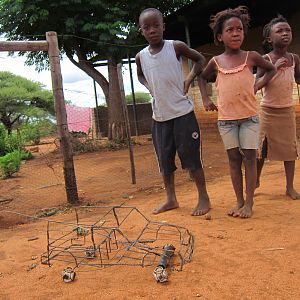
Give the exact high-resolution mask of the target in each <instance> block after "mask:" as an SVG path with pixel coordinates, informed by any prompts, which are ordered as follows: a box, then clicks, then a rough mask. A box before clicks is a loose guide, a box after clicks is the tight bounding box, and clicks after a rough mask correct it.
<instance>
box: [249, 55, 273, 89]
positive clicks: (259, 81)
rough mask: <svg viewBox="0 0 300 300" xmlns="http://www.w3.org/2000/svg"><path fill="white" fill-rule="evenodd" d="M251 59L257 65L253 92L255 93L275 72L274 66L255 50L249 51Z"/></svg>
mask: <svg viewBox="0 0 300 300" xmlns="http://www.w3.org/2000/svg"><path fill="white" fill-rule="evenodd" d="M251 59H252V62H253V65H254V66H257V67H258V75H257V76H256V81H255V85H254V93H256V92H257V91H258V90H260V89H261V88H263V87H264V86H265V85H266V84H267V83H268V82H269V81H270V80H271V79H272V77H273V76H274V75H275V74H276V68H275V67H274V65H273V64H272V63H270V62H269V61H268V60H266V59H264V58H263V57H262V56H261V55H260V54H259V53H258V52H256V51H251ZM260 69H262V70H260Z"/></svg>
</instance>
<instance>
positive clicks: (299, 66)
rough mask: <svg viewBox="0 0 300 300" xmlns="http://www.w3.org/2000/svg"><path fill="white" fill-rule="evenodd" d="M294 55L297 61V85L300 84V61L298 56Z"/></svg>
mask: <svg viewBox="0 0 300 300" xmlns="http://www.w3.org/2000/svg"><path fill="white" fill-rule="evenodd" d="M293 55H294V60H295V81H296V83H297V84H300V59H299V56H298V55H297V54H293Z"/></svg>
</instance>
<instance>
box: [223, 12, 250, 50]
mask: <svg viewBox="0 0 300 300" xmlns="http://www.w3.org/2000/svg"><path fill="white" fill-rule="evenodd" d="M244 37H245V35H244V29H243V24H242V21H241V20H240V19H239V18H236V17H232V18H230V19H228V20H226V21H225V22H224V23H223V30H222V34H220V35H219V36H218V40H219V41H220V42H223V43H224V45H225V46H227V47H229V48H231V49H239V48H240V47H241V45H242V43H243V41H244Z"/></svg>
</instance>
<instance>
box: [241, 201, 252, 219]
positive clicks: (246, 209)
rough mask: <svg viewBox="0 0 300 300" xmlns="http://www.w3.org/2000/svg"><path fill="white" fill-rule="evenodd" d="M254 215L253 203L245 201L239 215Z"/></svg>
mask: <svg viewBox="0 0 300 300" xmlns="http://www.w3.org/2000/svg"><path fill="white" fill-rule="evenodd" d="M251 216H252V205H250V204H247V203H245V205H244V206H243V207H242V208H241V209H240V210H239V217H240V218H242V219H247V218H250V217H251Z"/></svg>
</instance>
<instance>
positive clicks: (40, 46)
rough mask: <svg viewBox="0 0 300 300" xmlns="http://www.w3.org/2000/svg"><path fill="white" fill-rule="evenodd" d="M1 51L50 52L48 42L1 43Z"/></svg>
mask: <svg viewBox="0 0 300 300" xmlns="http://www.w3.org/2000/svg"><path fill="white" fill-rule="evenodd" d="M0 51H48V43H47V41H17V42H15V41H5V42H0Z"/></svg>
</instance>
